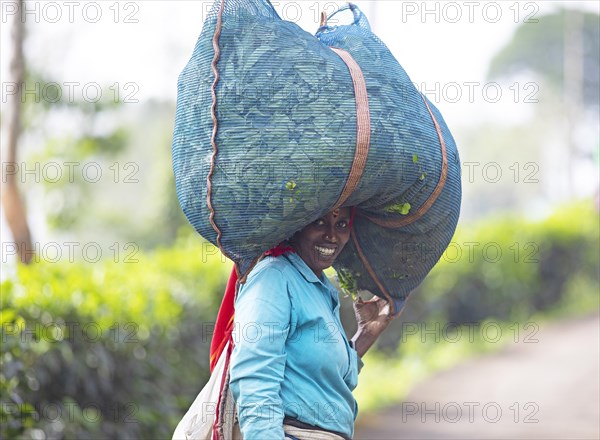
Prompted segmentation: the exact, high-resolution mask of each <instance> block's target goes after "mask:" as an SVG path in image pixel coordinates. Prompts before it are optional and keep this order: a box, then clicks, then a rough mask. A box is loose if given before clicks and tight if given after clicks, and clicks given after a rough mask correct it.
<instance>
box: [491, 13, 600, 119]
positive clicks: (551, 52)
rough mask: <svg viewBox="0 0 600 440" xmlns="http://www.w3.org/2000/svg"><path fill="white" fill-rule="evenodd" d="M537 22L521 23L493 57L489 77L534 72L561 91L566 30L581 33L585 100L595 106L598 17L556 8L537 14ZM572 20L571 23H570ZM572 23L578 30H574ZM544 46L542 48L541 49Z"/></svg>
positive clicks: (599, 89)
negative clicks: (554, 10) (510, 38)
mask: <svg viewBox="0 0 600 440" xmlns="http://www.w3.org/2000/svg"><path fill="white" fill-rule="evenodd" d="M538 20H539V22H537V23H528V22H524V23H523V24H521V25H520V26H519V27H518V28H517V30H516V31H515V33H514V35H513V37H512V40H511V41H510V42H509V43H508V44H506V46H504V47H503V48H502V50H500V51H499V52H498V53H497V54H496V55H495V56H494V58H493V59H492V61H491V63H490V67H489V72H488V78H489V79H498V78H502V77H510V76H512V75H517V74H519V73H522V72H534V73H535V74H537V75H539V77H540V78H542V79H543V80H545V84H546V85H549V86H553V87H555V88H556V90H558V91H563V90H564V88H565V86H566V81H567V80H566V79H565V67H564V60H565V52H567V51H568V50H574V48H572V47H567V43H566V41H567V34H568V33H569V32H579V33H581V47H580V48H578V49H579V50H580V51H581V57H582V66H581V67H582V88H583V95H582V97H583V99H584V103H585V104H586V105H588V106H590V107H594V108H596V109H597V108H598V101H599V99H600V83H599V79H600V67H599V66H600V16H599V15H598V14H596V13H592V12H583V11H577V10H568V9H559V10H558V11H556V12H554V13H552V14H547V15H543V16H540V17H539V18H538ZM570 21H571V23H569V22H570ZM573 22H575V23H576V26H578V27H579V28H578V29H573V26H574V24H573ZM540 48H543V50H540Z"/></svg>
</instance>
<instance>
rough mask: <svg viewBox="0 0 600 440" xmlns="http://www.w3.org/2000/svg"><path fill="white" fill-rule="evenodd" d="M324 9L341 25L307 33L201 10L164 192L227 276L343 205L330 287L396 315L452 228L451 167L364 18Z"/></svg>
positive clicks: (429, 109) (446, 142) (435, 123)
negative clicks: (377, 300) (368, 297)
mask: <svg viewBox="0 0 600 440" xmlns="http://www.w3.org/2000/svg"><path fill="white" fill-rule="evenodd" d="M338 12H341V13H340V17H341V16H342V15H344V14H345V15H347V18H349V20H347V21H348V24H345V25H337V26H328V25H327V24H325V23H323V26H321V27H320V28H319V30H318V32H317V33H316V35H315V36H313V35H311V34H309V33H307V32H305V31H304V30H302V29H301V28H300V27H298V26H297V25H296V24H294V23H291V22H288V21H285V20H282V19H281V18H280V17H279V15H278V14H277V12H276V11H275V9H274V8H273V6H272V5H271V3H270V2H269V1H267V0H254V1H248V0H216V1H215V2H214V4H213V7H212V10H211V12H210V14H209V15H208V16H207V19H206V21H205V23H204V26H203V29H202V32H201V35H200V37H199V39H198V42H197V44H196V47H195V49H194V52H193V54H192V57H191V59H190V61H189V63H188V64H187V66H186V67H185V69H184V70H183V72H182V73H181V75H180V78H179V82H178V99H177V112H176V121H175V130H174V139H173V167H174V172H175V178H176V187H177V194H178V197H179V200H180V203H181V207H182V209H183V211H184V212H185V214H186V216H187V218H188V219H189V221H190V223H191V224H192V225H193V226H194V228H195V229H196V230H197V231H198V233H200V235H202V236H203V237H205V238H206V239H207V240H209V241H210V242H211V243H213V244H215V245H217V246H218V247H219V248H220V249H221V250H222V251H223V252H224V253H225V255H227V256H228V257H229V258H231V259H232V260H233V261H234V262H235V263H236V264H237V265H238V268H239V270H240V275H241V276H244V275H246V274H247V273H248V272H249V271H250V270H251V268H252V267H253V265H254V264H255V262H256V261H257V259H258V258H259V257H260V256H261V255H262V254H263V253H264V252H265V251H266V250H268V249H270V248H272V247H273V246H275V245H277V244H278V243H280V242H281V241H283V240H285V239H287V238H289V237H291V236H292V235H293V234H294V232H296V231H297V230H299V229H301V228H302V227H304V226H305V225H307V224H309V223H310V222H312V221H314V220H316V219H317V218H319V217H321V216H323V215H324V214H325V213H327V212H329V211H330V210H331V209H332V208H334V207H339V206H356V207H357V209H356V218H355V222H354V227H353V229H352V238H351V240H350V241H349V242H348V244H347V246H346V248H345V249H344V251H343V252H342V253H341V254H340V256H339V257H338V259H337V260H336V263H335V266H334V267H335V269H336V270H337V272H338V275H339V278H340V281H341V284H342V286H343V287H344V288H346V289H347V290H350V291H359V290H369V291H370V292H372V293H374V294H375V295H378V296H380V297H383V298H387V299H388V300H391V302H392V304H393V306H394V312H396V313H397V312H399V311H400V310H401V308H402V306H403V304H404V301H405V299H406V298H407V296H408V294H409V293H410V292H411V291H412V290H413V289H414V288H415V287H417V285H418V284H419V283H420V282H421V281H422V280H423V279H424V278H425V276H426V275H427V273H428V272H429V271H430V270H431V268H432V267H433V266H434V265H435V263H436V262H437V261H438V260H439V258H440V257H441V255H442V253H443V252H444V250H445V249H446V247H447V246H448V244H449V242H450V240H451V238H452V235H453V233H454V230H455V228H456V224H457V221H458V216H459V210H460V200H461V186H460V164H459V157H458V152H457V150H456V145H455V142H454V139H453V138H452V135H451V134H450V131H449V130H448V127H447V126H446V123H445V122H444V120H443V118H442V116H441V114H440V113H439V111H438V110H437V109H436V108H435V106H434V105H433V104H432V103H431V102H429V101H428V100H427V99H426V98H425V97H423V96H422V95H421V94H420V93H419V92H418V91H417V90H416V88H415V87H414V85H413V84H412V82H411V81H410V78H409V77H408V75H407V74H406V72H405V71H404V69H403V68H402V67H401V66H400V64H399V63H398V62H397V61H396V60H395V58H394V57H393V55H392V54H391V52H390V51H389V50H388V49H387V47H386V46H385V44H384V43H383V42H382V41H381V40H380V39H379V38H378V37H377V36H375V35H374V34H373V33H372V32H371V29H370V27H369V23H368V21H367V19H366V17H365V16H364V15H363V14H362V13H361V12H360V11H359V10H358V8H357V7H356V6H354V5H351V4H350V5H348V6H346V7H344V8H342V9H341V10H340V11H338ZM329 19H330V20H331V17H329ZM340 21H341V19H340ZM332 48H336V49H335V50H334V49H332ZM344 54H345V55H344ZM342 55H344V56H346V58H345V59H343V56H342ZM348 56H349V57H350V58H351V60H350V61H348V60H347V58H348ZM352 62H353V63H354V65H355V68H354V70H353V69H352V68H351V63H352ZM357 68H358V70H359V72H358V73H357V71H356V70H357ZM361 77H362V81H363V83H362V86H361V85H360V84H361V82H360V81H359V80H357V78H359V79H360V78H361ZM361 87H362V88H361ZM361 90H362V93H361V92H360V91H361ZM363 94H364V95H365V96H362V95H363ZM367 100H368V104H366V105H365V103H366V101H367ZM359 107H360V109H359ZM365 107H366V110H367V113H368V117H366V116H365ZM365 123H366V124H367V126H366V127H367V128H366V129H365ZM359 127H362V129H361V128H359ZM366 135H367V138H368V139H367V141H366V142H365V136H366ZM365 144H366V145H367V150H366V152H365ZM359 152H360V154H359Z"/></svg>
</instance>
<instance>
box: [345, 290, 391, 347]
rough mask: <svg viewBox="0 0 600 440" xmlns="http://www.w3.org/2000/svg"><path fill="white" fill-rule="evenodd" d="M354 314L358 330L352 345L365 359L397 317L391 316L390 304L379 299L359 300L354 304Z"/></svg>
mask: <svg viewBox="0 0 600 440" xmlns="http://www.w3.org/2000/svg"><path fill="white" fill-rule="evenodd" d="M354 314H355V315H356V323H357V325H358V330H357V331H356V334H355V335H354V336H353V337H352V343H353V345H354V349H355V350H356V352H357V353H358V356H360V357H363V356H364V354H365V353H366V352H367V351H368V350H369V348H371V346H372V345H373V344H374V343H375V341H376V340H377V338H378V337H379V335H381V333H383V331H384V330H385V329H386V328H387V327H388V325H389V324H390V322H391V321H392V320H393V319H394V318H395V316H391V315H390V305H389V303H388V302H387V301H386V300H384V299H382V298H378V297H374V298H372V299H370V300H369V301H363V300H362V299H360V298H359V299H358V300H357V301H355V302H354Z"/></svg>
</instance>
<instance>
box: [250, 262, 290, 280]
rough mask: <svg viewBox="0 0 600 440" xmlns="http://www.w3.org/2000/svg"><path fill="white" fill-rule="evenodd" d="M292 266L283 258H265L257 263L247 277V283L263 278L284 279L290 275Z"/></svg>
mask: <svg viewBox="0 0 600 440" xmlns="http://www.w3.org/2000/svg"><path fill="white" fill-rule="evenodd" d="M291 269H292V265H291V263H290V262H289V260H288V259H287V258H285V257H284V256H279V257H265V258H263V259H262V260H261V261H259V262H258V263H257V264H256V266H254V269H252V271H251V272H250V274H249V275H248V279H247V281H246V282H247V283H249V282H252V281H256V280H258V279H264V278H278V277H281V278H283V279H285V278H286V277H287V276H289V274H290V270H291Z"/></svg>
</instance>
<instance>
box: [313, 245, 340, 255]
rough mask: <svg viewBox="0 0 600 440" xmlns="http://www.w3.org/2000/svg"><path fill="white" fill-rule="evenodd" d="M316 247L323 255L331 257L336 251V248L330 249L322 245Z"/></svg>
mask: <svg viewBox="0 0 600 440" xmlns="http://www.w3.org/2000/svg"><path fill="white" fill-rule="evenodd" d="M315 249H317V251H318V252H319V253H320V254H321V255H324V256H326V257H331V256H332V255H333V254H334V253H335V249H328V248H324V247H321V246H315Z"/></svg>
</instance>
